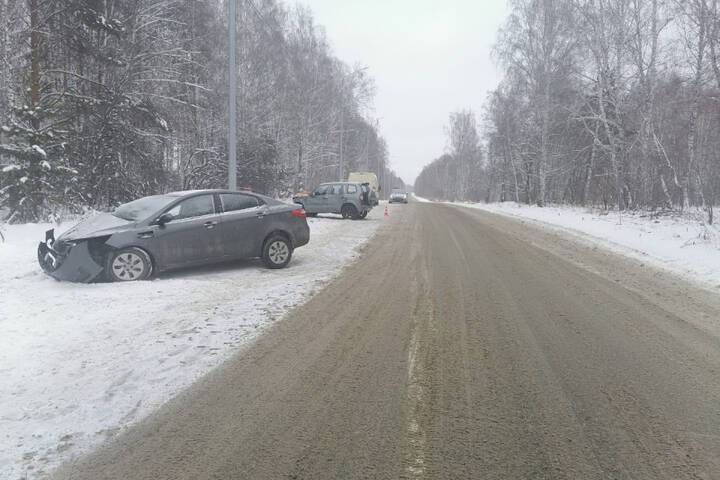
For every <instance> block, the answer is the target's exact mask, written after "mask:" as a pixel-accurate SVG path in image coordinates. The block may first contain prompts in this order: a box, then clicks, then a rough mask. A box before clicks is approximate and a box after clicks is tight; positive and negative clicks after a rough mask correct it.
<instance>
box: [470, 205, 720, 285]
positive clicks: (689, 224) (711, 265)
mask: <svg viewBox="0 0 720 480" xmlns="http://www.w3.org/2000/svg"><path fill="white" fill-rule="evenodd" d="M457 205H464V206H468V207H472V208H479V209H481V210H486V211H489V212H493V213H498V214H501V215H507V216H512V217H519V218H522V219H526V220H530V221H533V222H535V223H537V224H540V225H542V226H545V227H550V228H554V229H556V230H561V231H564V232H567V233H570V234H572V235H575V236H577V237H580V238H582V239H584V240H589V241H592V242H594V243H599V244H601V245H603V246H604V247H606V248H609V249H611V250H613V251H615V252H618V253H622V254H624V255H628V256H631V257H634V258H638V259H642V260H643V261H646V262H649V263H652V264H653V265H654V266H656V267H660V268H663V269H666V270H669V271H672V272H674V273H676V274H679V275H682V276H683V277H685V278H688V279H690V280H693V281H695V282H699V283H701V284H703V285H704V286H706V287H711V288H718V287H720V229H718V228H717V226H716V225H712V226H711V225H707V224H706V223H705V221H704V215H703V214H702V213H701V212H697V213H696V214H693V213H687V214H685V215H683V216H663V217H659V218H654V217H652V216H650V214H648V213H647V212H644V213H643V212H623V213H622V215H619V214H618V213H617V212H610V213H606V212H602V211H600V210H593V209H587V208H580V207H569V206H548V207H544V208H539V207H537V206H534V205H532V206H531V205H520V204H516V203H510V202H506V203H492V204H457Z"/></svg>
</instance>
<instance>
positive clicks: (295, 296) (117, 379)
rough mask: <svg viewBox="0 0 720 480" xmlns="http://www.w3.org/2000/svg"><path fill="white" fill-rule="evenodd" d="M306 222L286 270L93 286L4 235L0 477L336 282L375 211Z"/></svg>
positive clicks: (142, 406)
mask: <svg viewBox="0 0 720 480" xmlns="http://www.w3.org/2000/svg"><path fill="white" fill-rule="evenodd" d="M309 223H310V227H311V242H310V244H309V245H308V246H306V247H303V248H300V249H298V250H297V251H296V252H295V256H294V258H293V261H292V263H291V264H290V267H289V268H288V269H285V270H279V271H277V270H276V271H273V270H267V269H265V268H263V267H262V265H261V262H260V261H248V262H238V263H234V264H232V265H225V266H216V267H212V268H203V269H195V270H189V271H182V272H177V273H171V274H166V275H163V276H161V277H160V278H159V279H156V280H153V281H148V282H140V283H135V284H91V285H80V284H69V283H60V282H56V281H55V280H53V279H51V278H49V277H47V276H45V275H44V274H43V273H42V272H41V271H40V269H39V267H38V265H37V260H36V254H35V251H36V248H37V242H38V241H39V240H40V239H42V238H43V237H44V231H45V230H46V229H48V228H49V226H48V225H19V226H11V227H6V228H5V237H6V242H5V243H0V478H2V479H9V480H18V479H26V478H27V479H32V478H37V477H38V476H39V475H40V474H41V473H42V472H47V471H48V470H50V469H51V468H52V467H53V466H56V465H57V464H58V463H60V462H62V461H64V460H67V459H69V458H71V457H73V456H74V455H77V454H79V453H82V452H85V451H87V450H89V449H90V448H92V447H94V446H96V445H98V444H99V443H101V442H102V441H103V440H105V439H106V438H109V437H112V436H113V435H115V434H116V433H117V432H118V431H120V430H121V429H122V428H124V427H127V426H128V425H130V424H132V423H134V422H137V421H138V420H139V419H141V418H143V417H144V416H146V415H147V414H149V413H150V412H152V411H153V410H155V409H157V407H158V406H160V405H161V404H163V403H164V402H166V401H167V400H168V399H170V398H171V397H172V396H174V395H175V394H177V393H178V392H179V391H180V390H182V389H183V388H185V387H187V386H189V385H190V384H191V383H192V382H193V381H194V380H195V379H197V378H198V377H200V376H201V375H203V374H204V373H206V372H207V371H208V370H210V369H211V368H213V367H214V366H216V365H218V364H219V363H221V362H222V361H223V360H225V359H227V358H228V357H229V356H230V355H232V354H233V353H236V352H237V351H238V348H239V347H241V346H243V345H245V344H247V342H248V341H250V340H251V339H253V338H254V337H256V336H257V335H258V334H259V333H260V332H262V331H263V330H264V329H265V328H267V327H268V326H269V325H271V324H272V323H273V321H275V320H278V319H280V318H281V317H282V316H283V314H284V313H285V312H287V311H288V309H290V308H292V307H294V306H296V305H298V304H300V303H302V302H304V301H306V300H307V299H308V298H309V297H310V296H311V295H312V294H313V293H314V292H315V291H317V290H318V289H319V288H321V287H322V285H323V284H324V283H326V282H327V281H329V280H330V279H332V278H333V277H334V276H335V275H337V273H338V272H339V271H340V270H341V269H342V267H343V266H345V265H347V264H348V263H349V262H351V261H352V260H353V259H354V258H356V256H357V255H358V251H359V249H360V248H361V247H362V246H363V245H364V244H365V243H366V241H367V240H368V239H369V238H370V237H371V236H372V235H374V233H375V232H376V231H377V229H378V227H379V226H380V225H382V223H383V210H382V208H376V209H375V210H374V211H373V212H371V214H370V216H369V217H368V219H367V220H365V221H360V222H350V221H343V220H341V219H339V217H338V218H318V219H309ZM69 226H71V224H66V225H62V226H60V227H59V229H58V230H59V231H60V230H62V229H63V228H68V227H69Z"/></svg>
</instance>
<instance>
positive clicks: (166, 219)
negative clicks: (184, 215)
mask: <svg viewBox="0 0 720 480" xmlns="http://www.w3.org/2000/svg"><path fill="white" fill-rule="evenodd" d="M173 218H174V217H173V215H172V213H163V214H162V215H160V218H158V219H157V224H158V225H160V226H161V227H164V226H165V224H166V223H170V222H172V220H173Z"/></svg>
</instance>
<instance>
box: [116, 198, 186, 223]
mask: <svg viewBox="0 0 720 480" xmlns="http://www.w3.org/2000/svg"><path fill="white" fill-rule="evenodd" d="M174 200H177V197H172V196H170V195H153V196H151V197H144V198H140V199H138V200H134V201H132V202H129V203H125V204H123V205H120V206H119V207H117V208H116V209H115V211H114V212H113V215H115V216H116V217H119V218H122V219H123V220H129V221H133V222H136V221H138V220H143V219H145V218H147V217H149V216H150V215H152V214H153V213H155V212H157V211H159V210H161V209H162V208H163V207H165V206H167V205H169V204H170V203H171V202H172V201H174Z"/></svg>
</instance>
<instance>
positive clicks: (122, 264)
mask: <svg viewBox="0 0 720 480" xmlns="http://www.w3.org/2000/svg"><path fill="white" fill-rule="evenodd" d="M106 271H107V277H108V280H110V281H111V282H134V281H138V280H146V279H147V278H149V277H150V275H151V274H152V261H151V260H150V256H149V255H148V254H147V253H145V252H144V251H143V250H141V249H139V248H135V247H132V248H123V249H122V250H118V251H116V252H113V253H111V254H110V255H109V256H108V263H107V268H106Z"/></svg>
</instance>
